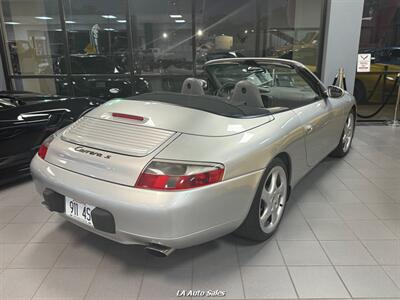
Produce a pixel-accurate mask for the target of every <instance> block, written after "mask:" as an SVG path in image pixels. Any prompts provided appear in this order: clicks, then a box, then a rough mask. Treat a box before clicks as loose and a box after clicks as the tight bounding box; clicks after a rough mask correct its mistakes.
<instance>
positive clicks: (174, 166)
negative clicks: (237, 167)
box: [135, 161, 224, 191]
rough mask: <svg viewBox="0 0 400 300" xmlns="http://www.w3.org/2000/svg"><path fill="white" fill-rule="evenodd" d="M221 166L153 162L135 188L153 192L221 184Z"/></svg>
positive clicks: (222, 173) (222, 170) (141, 175)
mask: <svg viewBox="0 0 400 300" xmlns="http://www.w3.org/2000/svg"><path fill="white" fill-rule="evenodd" d="M223 175H224V168H223V166H221V165H190V164H181V163H170V162H159V161H153V162H152V163H151V164H150V165H149V166H148V167H147V168H146V169H145V170H144V171H143V172H142V174H140V176H139V178H138V180H137V182H136V184H135V187H137V188H143V189H153V190H167V191H168V190H184V189H192V188H196V187H201V186H205V185H209V184H213V183H217V182H220V181H221V180H222V177H223Z"/></svg>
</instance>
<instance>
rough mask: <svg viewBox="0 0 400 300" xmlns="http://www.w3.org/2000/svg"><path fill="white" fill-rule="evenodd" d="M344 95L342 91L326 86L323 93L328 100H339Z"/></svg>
mask: <svg viewBox="0 0 400 300" xmlns="http://www.w3.org/2000/svg"><path fill="white" fill-rule="evenodd" d="M344 94H345V92H344V90H343V89H341V88H340V87H338V86H335V85H330V86H328V89H327V90H326V91H325V95H326V96H327V97H330V98H341V97H343V96H344Z"/></svg>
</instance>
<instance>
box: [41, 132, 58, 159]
mask: <svg viewBox="0 0 400 300" xmlns="http://www.w3.org/2000/svg"><path fill="white" fill-rule="evenodd" d="M53 140H54V135H50V136H49V137H47V138H46V139H45V140H44V141H43V143H42V144H41V145H40V147H39V151H38V155H39V157H40V158H41V159H45V157H46V154H47V149H48V148H49V145H50V143H51V142H52V141H53Z"/></svg>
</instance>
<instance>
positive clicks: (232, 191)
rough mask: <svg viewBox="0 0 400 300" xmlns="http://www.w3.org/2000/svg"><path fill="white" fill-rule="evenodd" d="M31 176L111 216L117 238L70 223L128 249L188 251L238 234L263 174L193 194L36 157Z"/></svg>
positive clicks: (42, 187) (38, 184)
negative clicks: (138, 185)
mask: <svg viewBox="0 0 400 300" xmlns="http://www.w3.org/2000/svg"><path fill="white" fill-rule="evenodd" d="M31 172H32V177H33V179H34V182H35V185H36V189H37V191H38V192H39V193H40V194H41V195H43V192H44V190H45V189H51V190H53V191H55V192H57V193H59V194H62V195H64V196H68V197H71V198H73V199H75V200H76V201H79V202H82V203H86V204H90V205H93V206H96V207H99V208H101V209H103V210H106V211H108V212H110V213H111V214H112V215H113V217H114V219H115V233H113V234H111V233H107V232H104V231H101V230H97V229H94V228H92V227H89V226H87V225H86V224H83V223H80V222H78V221H75V220H72V219H70V218H68V217H66V218H68V220H70V221H71V222H73V223H75V224H77V225H79V226H81V227H83V228H85V229H87V230H89V231H92V232H94V233H97V234H99V235H102V236H104V237H106V238H109V239H111V240H114V241H117V242H120V243H124V244H149V243H156V244H162V245H165V246H168V247H171V248H185V247H189V246H192V245H196V244H200V243H203V242H206V241H209V240H212V239H215V238H217V237H220V236H222V235H225V234H228V233H230V232H232V231H233V230H235V229H236V228H237V227H238V226H239V225H240V224H241V223H242V221H243V220H244V218H245V217H246V215H247V212H248V210H249V207H250V205H251V202H252V200H253V197H254V194H255V192H256V189H257V186H258V183H259V180H260V178H261V176H262V173H263V170H260V171H256V172H254V173H250V174H247V175H244V176H240V177H237V178H234V179H230V180H227V181H223V182H220V183H218V184H214V185H210V186H205V187H202V188H197V189H193V190H189V191H179V192H159V191H151V190H144V189H135V188H133V187H129V186H123V185H119V184H115V183H110V182H106V181H102V180H98V179H94V178H91V177H88V176H85V175H81V174H77V173H74V172H71V171H67V170H65V169H63V168H60V167H57V166H54V165H52V164H49V163H47V162H45V161H43V160H42V159H41V158H39V157H38V156H35V157H34V159H33V160H32V163H31Z"/></svg>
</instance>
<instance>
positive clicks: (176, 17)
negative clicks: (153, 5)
mask: <svg viewBox="0 0 400 300" xmlns="http://www.w3.org/2000/svg"><path fill="white" fill-rule="evenodd" d="M169 17H170V18H172V19H180V18H182V15H169Z"/></svg>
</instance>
